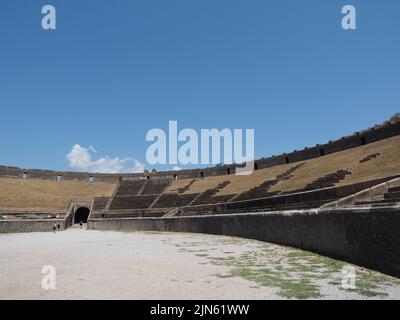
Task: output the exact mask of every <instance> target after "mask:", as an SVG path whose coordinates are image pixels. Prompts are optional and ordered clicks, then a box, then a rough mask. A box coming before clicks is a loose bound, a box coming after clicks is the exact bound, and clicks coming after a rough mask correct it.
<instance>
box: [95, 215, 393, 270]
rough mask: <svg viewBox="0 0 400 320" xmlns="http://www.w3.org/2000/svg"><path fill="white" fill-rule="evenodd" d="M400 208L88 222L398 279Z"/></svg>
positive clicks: (101, 227)
mask: <svg viewBox="0 0 400 320" xmlns="http://www.w3.org/2000/svg"><path fill="white" fill-rule="evenodd" d="M399 225H400V209H398V208H397V209H393V208H386V209H364V210H354V209H353V210H324V211H319V212H318V211H317V210H305V211H297V212H294V211H292V212H289V211H288V212H281V213H257V214H232V215H210V216H194V217H173V218H136V219H134V218H126V219H106V220H101V219H99V220H96V219H93V220H90V221H89V223H88V228H89V229H95V230H132V231H171V232H193V233H206V234H216V235H228V236H238V237H244V238H251V239H257V240H261V241H266V242H271V243H277V244H281V245H289V246H292V247H297V248H300V249H304V250H309V251H312V252H316V253H319V254H322V255H325V256H330V257H333V258H337V259H340V260H345V261H349V262H352V263H355V264H358V265H361V266H365V267H368V268H372V269H376V270H379V271H381V272H384V273H387V274H391V275H394V276H397V277H400V245H399V244H400V232H399Z"/></svg>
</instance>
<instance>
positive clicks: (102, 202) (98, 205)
mask: <svg viewBox="0 0 400 320" xmlns="http://www.w3.org/2000/svg"><path fill="white" fill-rule="evenodd" d="M109 199H110V197H96V198H94V200H93V206H92V210H93V211H99V210H104V209H105V208H106V205H107V202H108V200H109Z"/></svg>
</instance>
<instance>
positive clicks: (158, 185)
mask: <svg viewBox="0 0 400 320" xmlns="http://www.w3.org/2000/svg"><path fill="white" fill-rule="evenodd" d="M171 182H172V179H169V178H168V179H151V180H147V184H146V185H145V187H144V189H143V191H142V193H141V194H143V195H144V194H160V193H161V192H163V191H164V189H165V188H167V187H168V185H169V184H170V183H171Z"/></svg>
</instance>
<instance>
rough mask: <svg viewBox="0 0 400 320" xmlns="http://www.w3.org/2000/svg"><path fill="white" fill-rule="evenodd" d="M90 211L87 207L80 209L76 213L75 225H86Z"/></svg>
mask: <svg viewBox="0 0 400 320" xmlns="http://www.w3.org/2000/svg"><path fill="white" fill-rule="evenodd" d="M89 213H90V210H89V208H86V207H80V208H78V209H77V210H76V211H75V218H74V223H80V222H81V221H82V223H86V222H87V220H88V218H89Z"/></svg>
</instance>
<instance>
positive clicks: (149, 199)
mask: <svg viewBox="0 0 400 320" xmlns="http://www.w3.org/2000/svg"><path fill="white" fill-rule="evenodd" d="M156 198H157V195H140V196H118V197H114V198H113V200H112V202H111V205H110V210H123V209H145V208H148V207H149V206H150V205H151V204H152V203H153V201H154V200H155V199H156Z"/></svg>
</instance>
